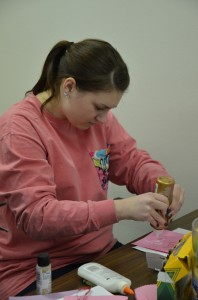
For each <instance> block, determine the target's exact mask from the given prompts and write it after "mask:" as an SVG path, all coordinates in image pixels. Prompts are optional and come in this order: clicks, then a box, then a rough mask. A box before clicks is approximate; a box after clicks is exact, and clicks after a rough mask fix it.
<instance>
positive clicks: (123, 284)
mask: <svg viewBox="0 0 198 300" xmlns="http://www.w3.org/2000/svg"><path fill="white" fill-rule="evenodd" d="M78 275H79V276H80V277H82V278H84V279H85V280H86V281H87V282H90V283H91V284H95V285H99V286H101V287H103V288H105V289H106V290H107V291H109V292H110V293H115V294H122V295H133V294H134V292H133V290H132V289H131V288H130V286H131V280H130V279H128V278H126V277H124V276H122V275H121V274H119V273H117V272H114V271H113V270H111V269H109V268H107V267H104V266H102V265H100V264H98V263H94V262H90V263H86V264H84V265H82V266H80V267H79V268H78Z"/></svg>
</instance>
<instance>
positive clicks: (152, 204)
mask: <svg viewBox="0 0 198 300" xmlns="http://www.w3.org/2000/svg"><path fill="white" fill-rule="evenodd" d="M168 206H169V202H168V198H167V197H165V196H163V195H161V194H158V193H145V194H141V195H137V196H133V197H130V198H125V199H121V200H115V209H116V214H117V218H118V220H119V221H120V220H135V221H148V222H149V223H150V224H151V225H152V226H153V227H156V228H157V227H158V226H162V227H166V226H167V224H166V221H165V216H166V212H167V209H168Z"/></svg>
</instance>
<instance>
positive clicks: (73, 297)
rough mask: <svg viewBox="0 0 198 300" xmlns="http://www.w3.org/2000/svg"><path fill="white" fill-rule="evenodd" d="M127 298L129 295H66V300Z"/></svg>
mask: <svg viewBox="0 0 198 300" xmlns="http://www.w3.org/2000/svg"><path fill="white" fill-rule="evenodd" d="M75 298H76V299H77V300H98V299H100V300H127V299H128V297H127V296H117V295H112V296H110V295H107V296H89V295H82V296H76V297H75V296H65V297H64V300H74V299H75Z"/></svg>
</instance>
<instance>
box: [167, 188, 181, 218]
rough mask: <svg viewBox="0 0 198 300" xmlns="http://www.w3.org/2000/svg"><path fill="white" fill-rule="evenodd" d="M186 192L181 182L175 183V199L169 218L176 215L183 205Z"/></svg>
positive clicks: (170, 208)
mask: <svg viewBox="0 0 198 300" xmlns="http://www.w3.org/2000/svg"><path fill="white" fill-rule="evenodd" d="M184 194H185V191H184V189H183V188H182V187H181V186H180V185H179V184H177V183H176V184H175V185H174V190H173V201H172V203H171V205H170V207H169V210H168V217H169V219H171V218H172V217H174V216H175V215H176V213H177V212H178V211H179V210H180V208H181V207H182V205H183V203H184Z"/></svg>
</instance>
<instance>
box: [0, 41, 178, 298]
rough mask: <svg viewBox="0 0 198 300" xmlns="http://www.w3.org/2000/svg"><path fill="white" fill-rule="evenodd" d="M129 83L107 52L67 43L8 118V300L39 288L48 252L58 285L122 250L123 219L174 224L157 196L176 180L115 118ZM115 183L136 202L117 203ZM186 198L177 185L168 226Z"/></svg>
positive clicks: (0, 247) (4, 119)
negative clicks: (119, 226)
mask: <svg viewBox="0 0 198 300" xmlns="http://www.w3.org/2000/svg"><path fill="white" fill-rule="evenodd" d="M129 81H130V80H129V74H128V70H127V66H126V64H125V63H124V61H123V59H122V58H121V56H120V54H119V53H118V52H117V51H116V50H115V49H114V48H113V47H112V46H111V45H110V44H109V43H107V42H105V41H101V40H96V39H86V40H83V41H80V42H78V43H70V42H67V41H61V42H59V43H58V44H56V45H55V46H54V47H53V48H52V50H51V51H50V52H49V54H48V56H47V58H46V61H45V63H44V66H43V70H42V73H41V76H40V78H39V80H38V82H37V83H36V85H35V86H34V87H33V88H32V90H31V91H29V92H28V93H27V94H26V97H25V98H24V99H23V100H22V101H20V102H18V103H17V104H15V105H14V106H12V107H11V108H10V109H9V110H8V111H7V112H6V113H4V115H2V116H1V118H0V178H1V180H0V201H1V202H6V204H7V205H6V206H4V207H2V209H1V210H2V212H1V225H2V226H4V227H5V228H7V229H8V230H9V233H6V232H1V233H0V282H1V288H0V298H1V300H6V299H7V297H8V296H10V295H16V294H19V295H22V294H24V291H23V292H21V291H22V290H24V289H25V288H26V287H28V289H31V288H35V286H34V283H33V282H35V265H36V257H37V255H38V253H40V252H48V253H49V255H50V258H51V263H52V269H53V276H59V275H60V274H62V273H64V272H68V270H71V269H72V268H74V267H76V266H77V265H78V264H81V263H84V262H87V261H91V260H93V259H95V258H96V257H98V256H101V255H103V254H105V253H106V252H108V251H110V250H111V249H112V248H114V247H117V246H119V242H117V241H116V239H115V238H114V237H113V234H112V226H113V224H114V223H116V222H119V221H120V220H124V219H125V220H137V221H148V222H149V223H150V224H151V225H152V226H154V227H157V226H166V225H167V224H165V223H166V222H165V215H166V214H167V209H168V199H167V198H166V197H165V196H163V195H160V194H157V193H154V189H155V182H156V179H157V177H158V176H163V175H165V176H167V175H169V174H168V172H167V171H166V170H165V168H164V167H163V166H162V165H161V164H160V163H159V162H157V161H155V160H153V159H152V158H151V157H150V155H149V154H148V153H147V152H146V151H144V150H140V149H137V147H136V142H135V140H134V139H133V138H132V137H131V136H130V135H129V134H128V133H127V132H126V131H125V130H124V128H123V127H122V126H121V125H120V123H119V122H118V121H117V119H116V117H115V116H114V115H113V113H112V109H113V108H115V107H117V106H118V104H119V103H120V101H121V98H122V96H123V94H124V92H125V91H126V90H127V88H128V85H129ZM109 180H110V181H111V182H113V183H115V184H117V185H126V187H127V189H128V190H129V191H130V192H131V193H133V194H135V195H133V196H131V197H129V198H127V199H122V200H116V201H114V200H113V199H109V198H108V195H107V191H108V181H109ZM183 194H184V191H183V188H181V187H180V185H178V184H175V188H174V199H173V202H172V204H171V206H170V207H169V210H168V215H169V217H171V216H174V214H176V212H177V211H178V210H179V209H180V207H181V205H182V203H183ZM159 211H160V212H161V213H159ZM32 283H33V284H32ZM29 285H30V286H29ZM25 291H27V289H26V290H25Z"/></svg>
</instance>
